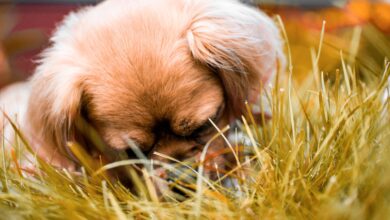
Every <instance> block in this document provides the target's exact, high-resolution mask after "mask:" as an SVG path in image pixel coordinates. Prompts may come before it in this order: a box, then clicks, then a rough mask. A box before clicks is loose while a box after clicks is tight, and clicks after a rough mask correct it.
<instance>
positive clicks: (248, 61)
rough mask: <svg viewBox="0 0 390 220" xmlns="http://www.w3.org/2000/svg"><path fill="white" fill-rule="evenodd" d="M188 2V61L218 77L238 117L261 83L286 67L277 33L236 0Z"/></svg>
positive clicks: (261, 16)
mask: <svg viewBox="0 0 390 220" xmlns="http://www.w3.org/2000/svg"><path fill="white" fill-rule="evenodd" d="M190 2H191V3H192V4H193V5H191V6H189V8H190V10H189V13H192V16H193V17H192V20H191V21H192V22H191V24H189V27H188V31H187V34H186V37H187V41H188V45H189V48H190V51H191V53H192V56H193V57H194V59H195V60H197V61H198V62H201V63H203V64H205V65H207V66H209V67H210V68H212V69H213V70H214V71H215V72H216V73H217V74H218V75H219V77H220V79H221V81H222V84H223V86H224V88H225V94H226V96H227V99H228V102H229V103H228V104H229V105H230V106H231V108H232V110H233V113H234V114H235V115H236V116H239V115H241V114H242V109H244V108H243V104H244V102H245V101H246V100H248V101H249V102H255V101H257V98H258V95H259V94H260V93H259V89H260V84H261V83H260V82H262V83H263V84H265V83H266V82H268V80H269V79H270V78H272V76H273V75H274V74H275V73H276V71H277V69H278V66H280V67H281V68H283V66H284V56H283V51H282V40H281V38H280V35H279V31H278V29H277V27H276V25H275V24H274V23H273V21H272V20H271V19H270V18H269V17H267V15H265V14H264V13H262V12H260V11H259V10H257V9H255V8H251V7H248V6H245V5H243V4H241V3H239V2H237V1H221V0H214V1H206V0H205V1H190ZM278 64H279V65H278Z"/></svg>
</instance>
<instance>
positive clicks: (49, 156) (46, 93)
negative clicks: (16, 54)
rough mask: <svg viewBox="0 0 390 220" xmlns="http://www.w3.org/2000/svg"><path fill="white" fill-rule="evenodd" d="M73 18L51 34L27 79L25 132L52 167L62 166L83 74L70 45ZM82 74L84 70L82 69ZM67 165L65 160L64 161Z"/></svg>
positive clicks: (77, 112)
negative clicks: (49, 40)
mask: <svg viewBox="0 0 390 220" xmlns="http://www.w3.org/2000/svg"><path fill="white" fill-rule="evenodd" d="M75 22H77V15H76V14H70V15H69V16H68V17H67V18H66V19H65V20H64V23H63V24H62V25H61V26H60V27H59V28H58V29H57V31H56V32H55V33H54V35H53V37H52V39H51V43H52V46H51V47H50V48H48V49H47V50H46V51H44V52H43V54H42V58H41V59H40V61H39V65H38V67H37V69H36V71H35V73H34V76H33V77H32V79H31V95H30V99H29V103H28V109H27V121H28V123H29V125H28V127H29V130H30V131H29V133H30V134H31V135H30V136H33V137H31V139H33V140H32V141H33V142H37V143H36V145H39V146H36V147H35V148H40V149H39V151H38V152H40V154H41V155H40V156H41V157H46V158H44V159H46V160H47V161H49V162H51V163H52V164H54V165H59V166H61V167H66V165H65V166H64V163H65V164H66V162H67V160H66V159H67V158H66V157H67V156H68V155H69V151H68V150H66V149H67V142H69V141H74V136H75V120H76V119H77V118H78V116H79V115H80V111H81V103H82V96H83V81H84V76H85V73H84V72H83V70H82V69H83V68H82V63H81V61H80V59H77V58H75V57H78V52H77V51H76V49H75V48H74V47H72V46H71V44H68V42H70V40H71V39H72V36H71V34H72V31H71V30H70V29H71V28H72V26H73V24H74V23H75ZM84 71H85V70H84ZM68 162H69V160H68Z"/></svg>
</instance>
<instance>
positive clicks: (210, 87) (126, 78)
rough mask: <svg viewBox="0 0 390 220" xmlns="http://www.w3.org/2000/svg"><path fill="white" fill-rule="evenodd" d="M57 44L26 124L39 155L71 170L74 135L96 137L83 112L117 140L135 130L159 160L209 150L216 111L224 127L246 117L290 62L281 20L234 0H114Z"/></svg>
mask: <svg viewBox="0 0 390 220" xmlns="http://www.w3.org/2000/svg"><path fill="white" fill-rule="evenodd" d="M51 43H52V45H51V46H50V47H49V48H48V49H47V50H46V51H45V52H44V53H43V54H42V58H41V60H40V62H39V66H38V67H37V69H36V71H35V74H34V76H33V77H32V79H31V82H29V83H30V84H31V92H30V99H29V101H28V105H27V110H26V112H27V115H26V120H27V122H26V125H28V126H27V128H26V129H25V132H26V133H27V134H29V137H30V140H31V141H32V142H33V143H34V148H35V149H36V151H37V152H38V155H39V156H41V157H43V158H45V159H47V160H49V161H50V162H51V163H53V164H54V165H57V166H60V167H66V168H69V169H75V168H76V167H77V165H78V164H77V161H74V160H73V159H72V158H71V157H70V156H69V155H68V152H67V150H66V148H67V142H69V141H79V142H82V143H88V141H85V140H83V137H81V136H82V135H80V134H79V131H78V129H77V126H76V121H77V120H78V119H80V118H83V119H84V120H85V121H87V122H88V123H89V124H91V125H92V126H93V127H94V128H95V129H96V130H97V132H98V133H99V134H100V135H101V137H102V139H103V140H104V142H105V144H106V145H107V146H108V147H109V148H111V149H115V150H125V149H127V148H128V146H127V143H126V141H125V140H126V138H129V139H132V140H133V141H134V142H136V143H137V145H138V146H139V147H140V149H141V150H142V151H144V152H145V154H147V155H148V156H149V157H150V158H154V159H162V158H158V157H156V156H155V155H154V154H153V152H160V153H164V154H167V155H170V156H172V157H175V158H178V159H185V158H188V157H194V156H196V155H199V152H200V151H201V149H202V147H203V144H204V143H205V142H206V141H207V140H208V139H209V138H210V137H211V135H212V134H213V133H214V130H213V129H212V126H210V123H209V122H208V119H209V118H211V119H213V120H215V121H216V123H217V125H218V126H220V127H223V126H225V125H227V124H229V123H230V122H231V119H232V118H234V117H238V116H240V115H241V114H242V110H243V104H244V101H245V100H252V101H253V100H257V94H258V90H259V89H258V87H259V85H260V81H262V82H263V83H265V82H267V81H268V80H269V79H270V78H271V77H272V75H273V74H274V73H275V71H276V68H277V62H278V61H279V62H280V63H283V55H282V51H281V40H280V38H279V34H278V31H277V28H276V27H275V25H274V24H273V22H272V21H271V20H270V19H269V18H268V17H267V16H266V15H265V14H263V13H262V12H260V11H258V10H256V9H254V8H250V7H248V6H245V5H243V4H241V3H239V2H237V1H229V0H225V1H223V0H213V1H210V0H159V1H153V0H143V1H141V0H132V1H129V0H107V1H105V2H103V3H101V4H99V5H97V6H94V7H87V8H85V9H82V10H80V11H78V12H75V13H71V14H70V15H68V16H67V17H66V18H65V19H64V21H63V23H62V24H61V25H59V27H58V29H57V31H56V32H55V33H54V35H53V37H52V39H51ZM218 110H219V113H218ZM223 146H224V144H223V141H222V140H218V141H217V142H216V144H214V147H212V148H211V149H210V152H216V151H218V150H221V149H222V148H223ZM218 161H219V162H218V163H224V162H223V160H222V159H218ZM220 167H223V164H220Z"/></svg>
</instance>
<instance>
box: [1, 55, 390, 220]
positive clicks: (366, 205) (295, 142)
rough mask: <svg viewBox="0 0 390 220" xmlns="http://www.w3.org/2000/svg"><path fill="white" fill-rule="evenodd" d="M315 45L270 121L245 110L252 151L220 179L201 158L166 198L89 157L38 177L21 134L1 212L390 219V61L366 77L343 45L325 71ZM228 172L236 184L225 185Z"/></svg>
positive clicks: (44, 169)
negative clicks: (106, 172)
mask: <svg viewBox="0 0 390 220" xmlns="http://www.w3.org/2000/svg"><path fill="white" fill-rule="evenodd" d="M382 49H383V48H382ZM385 49H386V51H387V52H389V53H390V48H385ZM315 51H318V52H317V53H313V54H314V55H313V56H312V60H311V63H312V64H313V65H312V69H313V70H312V71H311V72H312V73H311V74H310V75H308V76H306V77H305V80H304V81H302V82H295V81H294V80H293V79H294V78H293V77H291V76H292V75H293V74H295V73H294V69H293V63H294V61H292V64H290V68H289V69H288V71H287V74H284V75H279V76H278V77H277V78H276V81H277V82H276V84H275V85H274V86H272V88H271V89H270V92H269V93H267V94H265V97H266V98H265V100H267V101H266V103H265V104H269V105H270V108H271V111H272V115H273V118H272V120H269V121H267V122H266V123H265V124H263V125H262V126H251V125H248V124H251V123H250V122H251V121H252V120H253V119H252V118H251V117H250V116H248V117H246V119H245V121H246V122H245V123H242V124H243V126H242V128H241V129H242V132H243V133H245V134H246V136H247V139H249V141H246V144H247V145H248V146H246V147H245V149H246V151H247V152H248V153H247V154H246V156H245V157H242V158H241V161H240V162H239V165H238V167H237V168H236V169H234V170H232V171H231V172H230V173H228V174H220V180H219V181H208V180H207V179H205V178H199V177H200V176H201V175H202V172H200V173H199V171H202V169H203V168H202V165H200V166H197V167H195V168H194V170H193V172H194V174H195V176H196V177H198V180H197V181H196V183H194V184H193V185H192V186H190V187H192V188H193V189H194V191H191V190H189V191H188V192H187V193H188V195H187V196H188V198H187V199H185V200H184V201H182V200H175V197H172V198H171V199H168V200H165V201H161V200H159V199H158V198H157V196H156V194H155V189H154V188H153V185H152V184H151V181H150V179H149V178H148V176H149V175H150V174H148V173H147V172H146V171H145V172H144V177H142V178H138V180H136V181H135V182H136V183H137V184H136V185H137V193H136V195H135V194H132V193H130V192H129V191H128V190H127V189H126V188H124V187H121V186H120V185H118V184H115V183H110V182H108V181H107V180H105V178H104V176H103V175H93V173H94V172H95V171H96V170H93V168H92V167H91V166H90V164H88V160H87V158H84V159H85V160H84V162H85V164H84V165H85V169H84V171H85V172H83V173H82V175H81V176H80V175H77V176H75V175H73V174H71V173H69V172H67V171H65V170H63V171H61V170H56V169H53V168H52V167H51V166H49V165H48V164H45V163H44V162H42V161H41V162H40V163H39V166H40V170H41V172H38V175H36V176H34V177H31V176H30V175H28V174H27V173H26V172H25V171H23V170H21V169H20V167H19V162H18V161H19V154H20V148H22V147H23V146H24V145H23V140H20V141H19V143H20V146H19V145H18V146H13V147H14V151H12V152H13V153H11V152H7V151H6V150H5V148H4V146H3V147H2V148H0V213H1V214H0V218H2V219H19V218H20V219H21V218H23V219H24V218H28V219H46V218H50V219H132V218H135V219H182V218H190V219H259V218H265V219H287V218H296V219H319V218H325V219H386V218H389V216H390V175H388V174H389V173H390V123H389V122H390V105H389V99H388V98H384V94H385V91H386V90H388V89H389V88H388V87H387V86H388V80H387V79H388V77H389V73H390V62H388V61H385V62H384V65H383V66H382V68H381V71H380V72H376V73H375V74H372V75H370V76H362V75H361V74H360V72H359V71H358V70H357V68H355V67H356V66H357V65H358V64H359V62H364V61H359V60H357V61H355V60H354V61H351V60H348V59H344V57H343V55H342V53H340V66H339V69H337V70H336V69H335V70H334V72H332V73H331V74H325V73H322V72H321V69H320V68H319V67H318V65H317V64H318V60H319V54H320V52H319V51H320V49H317V50H315ZM344 54H348V51H344ZM383 60H385V58H384V57H383ZM355 62H357V63H355ZM367 79H369V80H367ZM267 102H269V103H267ZM6 144H7V143H6V142H4V143H3V145H6ZM233 147H236V146H233ZM240 149H242V148H240ZM74 150H75V151H77V149H76V148H75V149H74ZM78 155H79V157H80V158H81V159H83V157H84V156H85V155H84V154H83V152H78ZM95 174H96V173H95ZM226 178H230V179H232V180H234V181H235V184H231V186H229V187H227V186H226V185H223V184H222V182H224V181H222V179H226ZM135 179H137V178H136V177H135Z"/></svg>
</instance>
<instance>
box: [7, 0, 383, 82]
mask: <svg viewBox="0 0 390 220" xmlns="http://www.w3.org/2000/svg"><path fill="white" fill-rule="evenodd" d="M0 1H1V3H0V88H1V87H4V86H5V85H7V84H10V83H12V82H15V81H19V80H25V79H26V78H28V77H29V76H30V75H31V74H32V72H33V71H34V68H35V62H34V61H35V60H36V59H37V55H38V54H39V52H40V51H42V49H43V48H45V47H47V46H48V39H49V36H50V35H51V33H52V32H53V30H54V29H55V27H56V25H57V24H58V22H60V21H61V20H62V18H63V17H64V15H66V14H67V13H69V12H70V11H72V10H75V9H77V8H80V7H82V6H85V5H91V4H96V3H97V2H98V1H96V0H15V1H6V0H0ZM242 1H243V2H245V3H247V4H251V5H254V6H256V7H260V8H261V9H263V10H264V11H266V12H267V13H268V14H270V15H271V16H275V15H280V17H281V18H282V20H283V23H284V26H285V28H286V31H287V34H288V39H289V42H290V47H291V54H292V60H293V63H294V78H295V79H296V80H298V81H299V80H302V79H303V78H305V76H306V75H308V74H310V72H311V71H312V69H313V65H312V54H313V51H317V50H318V45H319V39H320V35H321V29H322V26H323V21H324V20H325V21H326V25H325V30H326V31H325V36H324V46H323V49H322V52H321V59H320V62H319V68H320V69H321V70H324V72H325V74H326V75H329V76H331V75H332V74H333V72H334V71H335V69H337V68H338V67H339V66H340V60H341V59H340V50H343V51H344V52H343V53H344V58H345V59H348V61H349V62H352V63H356V65H355V68H356V70H357V72H358V73H359V75H360V76H361V77H363V78H364V77H366V78H367V80H369V78H370V77H375V76H378V75H379V74H380V73H381V69H383V63H384V57H390V0H382V1H380V0H378V1H369V0H242ZM162 13H163V12H162ZM102 19H104V18H102Z"/></svg>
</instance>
